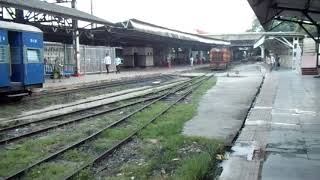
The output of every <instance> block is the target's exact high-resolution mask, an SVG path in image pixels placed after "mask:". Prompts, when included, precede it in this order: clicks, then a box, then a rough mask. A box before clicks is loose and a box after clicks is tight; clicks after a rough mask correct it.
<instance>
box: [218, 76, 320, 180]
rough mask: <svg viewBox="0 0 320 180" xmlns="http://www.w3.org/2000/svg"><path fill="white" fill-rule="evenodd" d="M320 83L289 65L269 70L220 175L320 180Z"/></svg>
mask: <svg viewBox="0 0 320 180" xmlns="http://www.w3.org/2000/svg"><path fill="white" fill-rule="evenodd" d="M319 88H320V85H319V79H315V78H313V77H312V76H301V75H299V74H297V73H296V72H294V71H292V70H279V71H273V72H272V73H270V74H267V77H266V79H265V82H264V85H263V86H262V88H261V92H260V94H259V95H258V96H257V99H256V102H255V105H254V106H253V108H252V109H251V110H250V113H249V115H248V117H247V120H246V122H245V125H244V127H243V129H242V130H241V133H240V135H239V137H238V138H237V140H236V142H235V144H234V146H233V147H232V152H231V153H230V155H229V157H228V158H227V159H228V160H226V161H224V162H223V169H224V170H223V172H222V175H221V177H220V179H222V180H233V179H248V180H258V179H262V180H271V179H272V180H287V179H288V180H289V179H290V180H295V179H297V180H298V179H309V180H316V179H319V176H320V172H319V168H320V136H319V135H320V121H319V119H320V113H319V112H320V105H319V104H320V100H319V99H320V98H319V93H318V90H319Z"/></svg>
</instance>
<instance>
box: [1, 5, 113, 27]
mask: <svg viewBox="0 0 320 180" xmlns="http://www.w3.org/2000/svg"><path fill="white" fill-rule="evenodd" d="M0 6H3V7H11V8H16V9H21V10H28V11H34V12H38V13H43V14H49V15H52V16H59V17H65V18H71V19H74V20H81V21H86V22H92V23H97V24H112V23H111V22H108V21H106V20H104V19H101V18H98V17H96V16H93V15H91V14H88V13H86V12H83V11H79V10H77V9H73V8H68V7H64V6H60V5H57V4H53V3H48V2H44V1H40V0H0Z"/></svg>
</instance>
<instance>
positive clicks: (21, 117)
mask: <svg viewBox="0 0 320 180" xmlns="http://www.w3.org/2000/svg"><path fill="white" fill-rule="evenodd" d="M174 83H177V82H176V81H173V82H169V83H164V84H161V85H156V86H151V87H142V88H138V89H132V90H125V91H121V92H117V93H113V94H112V95H106V96H102V97H100V96H98V98H91V99H89V100H85V101H77V102H73V103H69V104H66V105H63V106H54V107H53V108H50V109H45V110H40V111H36V112H31V113H27V114H24V115H18V116H15V117H12V118H7V119H6V120H3V121H2V123H9V122H13V123H14V124H15V125H12V126H10V127H7V125H3V124H0V126H2V129H0V133H1V132H2V131H7V130H11V129H17V128H20V127H22V126H26V125H29V124H31V123H35V122H37V121H47V120H51V119H55V118H59V117H62V116H65V115H69V114H74V113H78V112H80V111H83V110H90V108H82V109H81V108H80V109H76V108H74V107H77V106H79V105H82V106H84V105H86V104H90V103H94V102H98V101H103V100H108V99H111V98H114V97H119V96H122V95H129V94H132V93H134V92H138V91H139V90H140V91H144V90H151V89H156V88H160V87H162V86H166V85H170V84H174ZM137 97H138V96H137ZM132 98H136V96H133V97H132ZM128 99H130V98H128ZM104 105H106V104H104V103H102V104H100V105H98V106H94V107H92V108H91V109H94V108H97V107H101V106H104ZM66 108H69V109H70V108H74V109H75V110H72V111H69V112H65V113H58V114H55V115H51V116H50V118H43V119H41V118H40V119H38V118H36V119H38V120H36V121H30V122H28V119H32V117H35V116H41V115H42V114H44V113H51V112H54V111H58V110H63V109H66ZM19 121H27V122H25V123H19ZM17 122H18V123H17Z"/></svg>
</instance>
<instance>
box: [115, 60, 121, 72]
mask: <svg viewBox="0 0 320 180" xmlns="http://www.w3.org/2000/svg"><path fill="white" fill-rule="evenodd" d="M120 64H122V63H121V58H119V57H117V58H116V70H117V71H116V74H117V73H120Z"/></svg>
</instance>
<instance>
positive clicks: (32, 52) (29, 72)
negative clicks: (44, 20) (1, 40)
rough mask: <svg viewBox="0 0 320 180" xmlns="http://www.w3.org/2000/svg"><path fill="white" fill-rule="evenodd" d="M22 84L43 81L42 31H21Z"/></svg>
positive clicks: (40, 82)
mask: <svg viewBox="0 0 320 180" xmlns="http://www.w3.org/2000/svg"><path fill="white" fill-rule="evenodd" d="M22 34H23V44H24V46H23V51H24V58H23V59H24V60H23V62H24V70H25V73H24V84H25V85H37V84H42V83H44V66H43V36H42V33H31V32H23V33H22Z"/></svg>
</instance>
